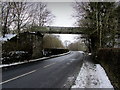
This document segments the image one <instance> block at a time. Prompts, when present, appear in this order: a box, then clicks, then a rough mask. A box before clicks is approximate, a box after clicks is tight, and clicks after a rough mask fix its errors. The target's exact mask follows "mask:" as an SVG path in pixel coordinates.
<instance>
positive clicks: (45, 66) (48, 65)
mask: <svg viewBox="0 0 120 90" xmlns="http://www.w3.org/2000/svg"><path fill="white" fill-rule="evenodd" d="M53 64H55V63H52V64H49V65H46V66H44V67H43V68H46V67H49V66H51V65H53Z"/></svg>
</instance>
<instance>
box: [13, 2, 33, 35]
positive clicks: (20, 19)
mask: <svg viewBox="0 0 120 90" xmlns="http://www.w3.org/2000/svg"><path fill="white" fill-rule="evenodd" d="M12 6H13V7H14V12H13V16H14V17H15V18H14V22H13V23H12V26H14V29H16V30H17V33H20V31H21V30H22V29H24V28H25V27H26V25H27V24H29V23H30V22H31V18H32V13H31V9H30V7H31V6H32V3H28V2H13V4H12Z"/></svg>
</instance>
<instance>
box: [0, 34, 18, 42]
mask: <svg viewBox="0 0 120 90" xmlns="http://www.w3.org/2000/svg"><path fill="white" fill-rule="evenodd" d="M15 36H16V34H5V37H4V38H3V36H1V37H0V41H7V40H10V39H11V38H13V37H15Z"/></svg>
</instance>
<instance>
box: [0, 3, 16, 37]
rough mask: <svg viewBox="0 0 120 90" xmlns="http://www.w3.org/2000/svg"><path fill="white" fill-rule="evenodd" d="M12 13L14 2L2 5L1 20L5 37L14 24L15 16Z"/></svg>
mask: <svg viewBox="0 0 120 90" xmlns="http://www.w3.org/2000/svg"><path fill="white" fill-rule="evenodd" d="M12 11H13V7H12V2H2V3H1V13H0V18H1V25H2V34H3V37H5V34H6V33H8V30H9V27H10V25H11V23H12V22H13V18H14V16H13V15H12Z"/></svg>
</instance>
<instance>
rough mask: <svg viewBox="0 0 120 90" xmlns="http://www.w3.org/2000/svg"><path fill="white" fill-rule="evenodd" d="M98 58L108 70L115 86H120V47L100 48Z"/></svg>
mask: <svg viewBox="0 0 120 90" xmlns="http://www.w3.org/2000/svg"><path fill="white" fill-rule="evenodd" d="M97 60H98V62H100V63H101V65H102V66H103V67H104V69H105V70H106V72H107V74H108V76H109V78H110V80H111V83H112V84H113V86H114V87H115V88H120V48H102V49H99V50H98V53H97Z"/></svg>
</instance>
